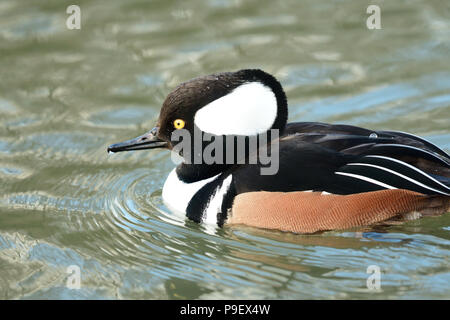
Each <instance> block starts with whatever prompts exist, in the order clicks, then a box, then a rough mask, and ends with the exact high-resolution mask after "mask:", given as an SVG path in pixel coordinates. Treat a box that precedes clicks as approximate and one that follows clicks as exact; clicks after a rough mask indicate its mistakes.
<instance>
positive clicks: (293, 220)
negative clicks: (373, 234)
mask: <svg viewBox="0 0 450 320" xmlns="http://www.w3.org/2000/svg"><path fill="white" fill-rule="evenodd" d="M287 118H288V106H287V99H286V95H285V93H284V91H283V88H282V86H281V84H280V83H279V82H278V81H277V80H276V79H275V78H274V77H273V76H272V75H270V74H268V73H266V72H264V71H262V70H257V69H246V70H240V71H237V72H225V73H218V74H213V75H208V76H203V77H199V78H195V79H192V80H190V81H187V82H185V83H182V84H180V85H179V86H178V87H176V88H175V90H174V91H172V92H171V93H170V94H169V95H168V97H167V98H166V100H165V101H164V103H163V106H162V108H161V112H160V115H159V119H158V121H157V124H156V126H155V127H154V128H153V129H152V130H150V131H149V132H148V133H146V134H144V135H142V136H139V137H137V138H135V139H132V140H128V141H125V142H122V143H117V144H113V145H111V146H109V147H108V151H109V152H119V151H129V150H143V149H152V148H167V149H169V150H176V148H175V147H176V145H177V143H176V141H179V140H175V139H174V138H173V137H174V133H176V132H179V131H180V130H181V129H184V130H186V131H187V132H189V133H191V135H192V136H194V135H195V132H200V133H201V134H209V135H211V136H213V137H214V138H217V139H218V138H219V137H222V138H230V137H233V139H234V137H244V140H243V141H244V145H245V149H244V150H245V153H244V156H243V158H244V160H245V159H247V160H248V159H250V158H252V157H253V156H254V154H255V152H253V153H252V152H251V151H250V148H249V143H250V142H249V140H250V138H252V137H262V136H263V135H268V136H269V138H268V139H269V140H267V141H268V142H267V143H266V144H264V143H259V144H258V145H257V151H261V150H263V149H266V151H271V150H274V151H278V153H277V160H278V168H277V171H276V172H275V173H274V174H266V175H264V174H261V169H262V168H263V167H265V165H264V164H262V163H261V162H251V161H247V162H245V161H243V162H242V161H241V162H239V161H234V162H233V161H232V162H231V163H229V162H225V161H222V162H220V161H218V162H216V163H204V162H202V163H195V162H192V161H186V160H187V158H190V156H189V157H188V156H187V155H186V153H183V152H178V151H177V152H178V153H179V154H180V155H181V156H182V157H183V158H184V160H185V161H184V162H182V163H181V164H179V165H178V166H177V167H176V168H175V169H173V171H172V172H171V173H170V174H169V176H168V178H167V180H166V182H165V184H164V187H163V192H162V197H163V200H164V202H165V203H166V204H167V206H168V207H169V208H170V209H172V210H176V211H181V212H183V213H184V214H186V215H187V217H189V218H190V219H191V220H194V221H196V222H212V223H215V224H218V225H219V226H223V225H224V224H226V225H233V224H245V225H249V226H254V227H260V228H267V229H277V230H282V231H291V232H297V233H313V232H317V231H325V230H333V229H346V228H351V227H355V226H363V225H371V224H376V223H380V222H383V221H387V220H392V219H397V218H405V217H406V216H407V215H408V214H410V213H415V216H416V217H418V216H422V215H437V214H442V213H445V212H447V211H448V210H449V209H450V156H449V155H448V154H447V153H446V152H444V151H443V150H441V149H440V148H438V147H437V146H435V145H433V144H432V143H430V142H428V141H426V140H424V139H422V138H420V137H417V136H414V135H411V134H408V133H404V132H396V131H374V130H368V129H364V128H359V127H355V126H350V125H340V124H336V125H334V124H325V123H318V122H297V123H289V124H287ZM274 130H278V132H279V135H278V136H276V135H271V133H272V132H274ZM210 141H212V140H210ZM233 141H235V140H233ZM275 144H277V145H276V146H277V148H276V149H275V147H274V145H275ZM174 148H175V149H174ZM205 148H207V146H206V144H205V143H204V142H202V144H201V146H200V151H201V152H202V151H205ZM226 150H228V151H227V152H228V154H229V153H230V152H229V149H226ZM232 150H234V151H236V149H235V148H233V149H232ZM196 152H197V153H198V150H197V151H195V150H194V146H192V153H193V154H195V153H196ZM227 152H224V153H223V154H222V155H221V157H223V158H225V157H226V156H227V154H226V153H227ZM231 157H232V158H233V159H234V160H239V159H237V156H235V155H231ZM241 160H242V159H241Z"/></svg>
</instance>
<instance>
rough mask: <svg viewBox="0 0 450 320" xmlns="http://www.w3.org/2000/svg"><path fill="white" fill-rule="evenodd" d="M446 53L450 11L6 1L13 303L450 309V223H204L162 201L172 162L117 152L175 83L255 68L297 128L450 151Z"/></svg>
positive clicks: (0, 25)
mask: <svg viewBox="0 0 450 320" xmlns="http://www.w3.org/2000/svg"><path fill="white" fill-rule="evenodd" d="M70 4H78V5H79V6H80V7H81V30H68V29H67V28H66V19H67V17H68V14H66V8H67V6H69V5H70ZM369 4H378V5H379V6H380V7H381V26H382V29H381V30H368V29H367V27H366V19H367V17H368V14H366V8H367V6H368V5H369ZM449 57H450V2H448V1H437V0H435V1H425V0H424V1H411V0H409V1H376V0H374V1H370V2H369V1H357V0H355V1H328V2H327V3H325V2H323V1H313V0H310V1H297V0H291V1H260V0H258V1H243V0H242V1H241V0H234V1H225V0H213V1H166V0H165V1H137V0H134V1H118V0H107V1H106V0H105V1H99V0H95V1H81V0H78V1H75V2H73V1H61V0H54V1H34V0H29V1H18V0H1V1H0V299H48V298H52V299H86V298H88V299H135V298H137V299H141V298H145V299H160V298H164V299H179V298H191V299H211V298H218V299H222V298H227V299H259V298H261V299H265V298H274V299H303V298H306V299H311V298H312V299H316V298H325V299H333V298H334V299H335V298H338V299H349V298H351V299H355V298H356V299H385V298H400V299H410V298H426V299H429V298H440V299H442V298H445V299H449V298H450V287H449V283H450V267H449V262H450V260H449V253H450V214H447V215H444V216H441V217H437V218H427V219H422V220H419V221H411V222H408V223H405V224H402V225H396V226H391V227H388V228H382V229H359V230H346V231H345V232H327V233H324V234H321V235H313V236H304V235H303V236H302V235H294V234H288V233H281V232H270V231H264V230H258V229H252V228H244V227H240V228H225V229H214V228H207V227H205V226H202V225H197V224H195V223H192V222H190V221H187V220H186V219H185V218H184V217H180V216H177V215H174V214H172V213H170V212H169V211H168V210H167V208H165V206H164V205H163V204H162V201H161V189H162V185H163V182H164V180H165V177H166V176H167V174H168V173H169V172H170V170H171V169H172V167H173V164H172V162H171V161H170V154H169V153H167V152H165V151H158V150H155V151H145V152H134V153H124V154H116V155H113V156H110V155H108V154H107V153H106V147H107V146H108V145H109V144H111V143H113V142H118V141H122V140H125V139H128V138H132V137H135V136H137V135H140V134H142V133H144V132H145V131H146V130H148V129H150V128H151V127H152V125H153V123H154V121H155V120H156V118H157V115H158V112H159V108H160V106H161V104H162V102H163V100H164V98H165V96H166V95H167V94H168V93H169V92H170V90H171V89H173V88H174V87H175V86H176V85H177V84H178V83H179V82H181V81H185V80H187V79H190V78H192V77H196V76H200V75H204V74H208V73H213V72H218V71H233V70H238V69H240V68H249V67H258V68H262V69H264V70H266V71H268V72H270V73H273V74H274V75H275V76H276V77H277V78H278V79H279V80H280V81H281V82H282V84H283V85H284V87H285V89H286V93H287V96H288V99H289V105H290V109H289V110H290V115H289V118H290V121H301V120H304V121H325V122H333V123H347V124H353V125H360V126H365V127H369V128H373V129H391V130H401V131H408V132H411V133H414V134H418V135H421V136H423V137H426V138H427V139H429V140H430V141H432V142H434V143H436V144H438V145H439V146H440V147H442V148H443V149H445V150H447V151H449V150H450V126H449V123H450V121H449V120H450V59H449ZM72 265H75V266H78V267H79V268H80V272H81V286H80V289H70V288H69V287H68V286H67V283H66V281H67V280H68V277H69V274H68V273H67V268H68V267H69V266H72ZM370 265H377V266H379V267H380V269H381V289H380V290H379V291H371V290H369V289H368V288H367V287H366V280H367V278H368V276H369V274H367V273H366V270H367V268H368V266H370Z"/></svg>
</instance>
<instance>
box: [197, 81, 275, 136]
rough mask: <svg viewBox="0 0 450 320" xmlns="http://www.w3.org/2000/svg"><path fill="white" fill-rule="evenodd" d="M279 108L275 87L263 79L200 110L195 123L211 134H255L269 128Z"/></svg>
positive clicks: (237, 89) (242, 87) (248, 84)
mask: <svg viewBox="0 0 450 320" xmlns="http://www.w3.org/2000/svg"><path fill="white" fill-rule="evenodd" d="M277 111H278V107H277V99H276V97H275V94H274V93H273V91H272V90H271V89H270V88H269V87H266V86H265V85H263V84H262V83H260V82H250V83H245V84H243V85H241V86H239V87H237V88H236V89H234V90H233V91H232V92H230V93H229V94H227V95H226V96H223V97H220V98H219V99H216V100H214V101H213V102H211V103H209V104H207V105H206V106H204V107H203V108H201V109H200V110H198V111H197V113H196V114H195V117H194V123H195V125H196V126H197V127H198V128H199V129H200V130H202V131H204V132H207V133H210V134H215V135H245V136H251V135H256V134H260V133H263V132H265V131H267V130H269V129H270V128H271V127H272V125H273V123H274V121H275V119H276V116H277Z"/></svg>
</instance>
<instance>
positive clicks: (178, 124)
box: [173, 119, 185, 129]
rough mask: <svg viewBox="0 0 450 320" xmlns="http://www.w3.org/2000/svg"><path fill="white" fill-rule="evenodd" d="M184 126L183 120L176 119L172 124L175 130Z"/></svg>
mask: <svg viewBox="0 0 450 320" xmlns="http://www.w3.org/2000/svg"><path fill="white" fill-rule="evenodd" d="M184 125H185V123H184V120H181V119H176V120H175V121H174V122H173V126H174V127H175V129H183V128H184Z"/></svg>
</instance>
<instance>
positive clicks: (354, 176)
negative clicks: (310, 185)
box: [335, 171, 397, 189]
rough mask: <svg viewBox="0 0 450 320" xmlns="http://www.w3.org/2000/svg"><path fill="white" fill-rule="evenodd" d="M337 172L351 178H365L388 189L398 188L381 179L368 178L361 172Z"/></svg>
mask: <svg viewBox="0 0 450 320" xmlns="http://www.w3.org/2000/svg"><path fill="white" fill-rule="evenodd" d="M335 173H336V174H339V175H342V176H348V177H351V178H355V179H359V180H364V181H366V182H370V183H372V184H376V185H378V186H381V187H383V188H386V189H397V188H395V187H393V186H390V185H388V184H386V183H383V182H381V181H378V180H375V179H371V178H367V177H364V176H360V175H359V174H353V173H347V172H340V171H336V172H335Z"/></svg>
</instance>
